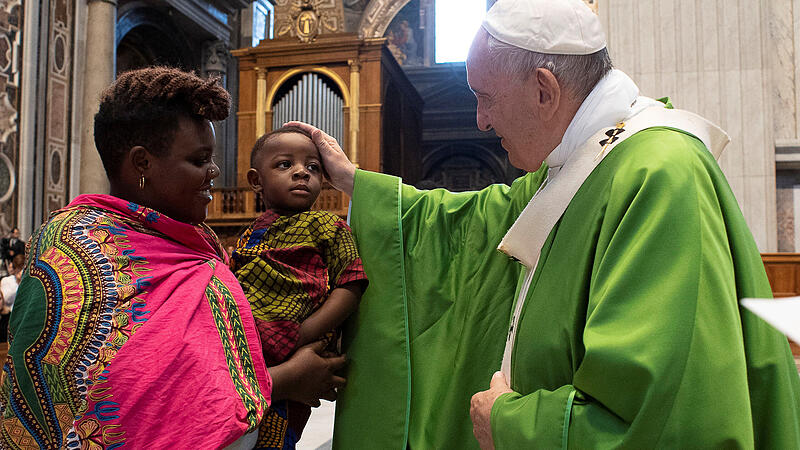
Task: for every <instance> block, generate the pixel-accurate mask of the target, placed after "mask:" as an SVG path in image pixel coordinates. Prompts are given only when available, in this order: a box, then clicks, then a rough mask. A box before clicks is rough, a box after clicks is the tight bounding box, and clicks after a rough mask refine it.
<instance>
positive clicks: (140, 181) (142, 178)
mask: <svg viewBox="0 0 800 450" xmlns="http://www.w3.org/2000/svg"><path fill="white" fill-rule="evenodd" d="M139 189H144V174H142V175H141V176H140V177H139Z"/></svg>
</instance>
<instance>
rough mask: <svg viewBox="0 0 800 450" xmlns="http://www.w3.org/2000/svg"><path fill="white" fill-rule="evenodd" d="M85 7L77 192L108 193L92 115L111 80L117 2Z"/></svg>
mask: <svg viewBox="0 0 800 450" xmlns="http://www.w3.org/2000/svg"><path fill="white" fill-rule="evenodd" d="M88 5H89V8H88V17H87V21H86V22H87V24H86V65H85V66H84V72H83V77H84V90H83V115H82V122H81V123H82V124H81V130H82V132H83V138H82V139H81V170H80V180H81V182H80V191H81V193H108V179H107V178H106V172H105V169H103V163H102V161H101V160H100V155H99V154H98V153H97V149H96V148H95V146H94V115H95V113H97V109H98V107H99V105H100V94H101V93H102V92H103V89H105V88H106V86H108V85H109V84H110V83H111V82H112V81H113V80H114V75H115V73H114V66H115V63H116V45H115V44H116V37H115V33H116V24H117V2H116V0H88Z"/></svg>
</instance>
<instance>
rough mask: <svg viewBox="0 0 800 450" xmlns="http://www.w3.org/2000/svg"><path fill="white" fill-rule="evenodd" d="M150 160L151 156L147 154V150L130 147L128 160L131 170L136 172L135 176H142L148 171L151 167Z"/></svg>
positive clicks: (139, 146)
mask: <svg viewBox="0 0 800 450" xmlns="http://www.w3.org/2000/svg"><path fill="white" fill-rule="evenodd" d="M151 158H152V155H151V154H150V152H148V151H147V149H146V148H144V147H142V146H141V145H137V146H134V147H132V148H131V151H130V152H128V159H129V160H130V162H131V165H132V166H133V168H134V169H135V170H136V172H137V176H138V174H140V173H142V174H143V173H145V172H147V171H148V170H149V169H150V167H151V166H152V161H151Z"/></svg>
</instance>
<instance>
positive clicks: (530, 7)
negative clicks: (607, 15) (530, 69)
mask: <svg viewBox="0 0 800 450" xmlns="http://www.w3.org/2000/svg"><path fill="white" fill-rule="evenodd" d="M483 28H484V29H485V30H486V31H487V32H488V33H489V34H491V35H492V36H494V38H495V39H497V40H498V41H501V42H505V43H506V44H510V45H513V46H515V47H519V48H523V49H525V50H530V51H533V52H539V53H548V54H556V55H589V54H592V53H595V52H597V51H600V50H602V49H603V48H605V47H606V35H605V33H603V27H602V26H600V19H599V18H598V17H597V15H596V14H595V13H593V12H592V10H591V9H589V7H588V6H587V5H586V4H585V3H583V1H582V0H497V3H495V4H494V5H493V6H492V7H491V8H490V9H489V12H487V13H486V19H485V20H484V21H483Z"/></svg>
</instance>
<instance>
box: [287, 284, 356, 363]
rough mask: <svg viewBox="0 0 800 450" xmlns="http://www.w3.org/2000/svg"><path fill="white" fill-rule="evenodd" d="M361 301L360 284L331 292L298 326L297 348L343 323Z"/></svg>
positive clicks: (344, 285) (344, 286)
mask: <svg viewBox="0 0 800 450" xmlns="http://www.w3.org/2000/svg"><path fill="white" fill-rule="evenodd" d="M360 299H361V283H359V282H352V283H345V284H343V285H342V286H340V287H337V288H336V289H334V290H332V291H331V293H330V295H328V298H327V299H326V300H325V302H324V303H323V304H322V306H320V307H319V309H317V310H316V311H314V313H313V314H311V315H310V316H308V318H307V319H306V320H304V321H303V323H301V324H300V338H299V341H298V342H297V346H298V347H302V346H303V345H306V344H308V343H309V342H313V341H316V340H317V339H319V338H321V337H323V336H324V335H325V333H327V332H328V331H331V330H333V329H334V328H336V327H338V326H339V325H341V324H342V322H344V319H346V318H347V317H348V316H349V315H350V314H352V313H353V312H354V311H355V310H356V308H357V307H358V301H359V300H360Z"/></svg>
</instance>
